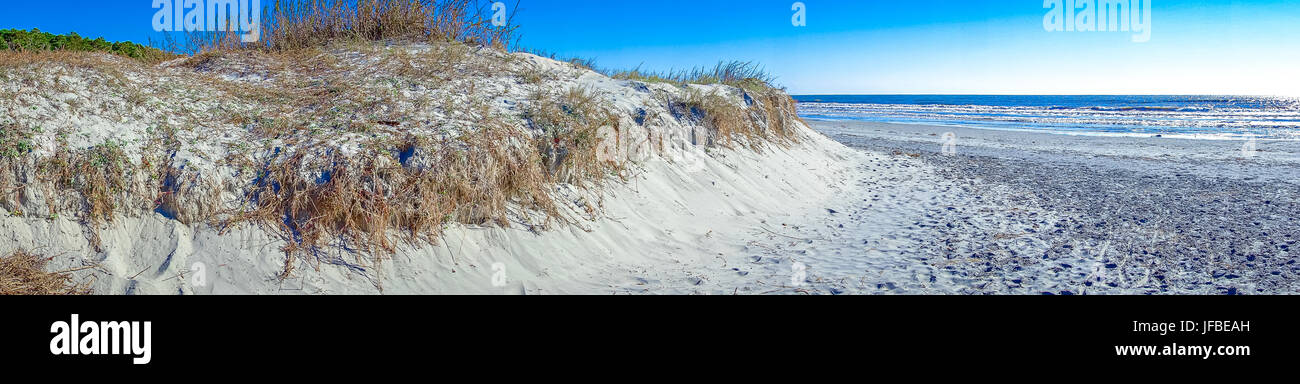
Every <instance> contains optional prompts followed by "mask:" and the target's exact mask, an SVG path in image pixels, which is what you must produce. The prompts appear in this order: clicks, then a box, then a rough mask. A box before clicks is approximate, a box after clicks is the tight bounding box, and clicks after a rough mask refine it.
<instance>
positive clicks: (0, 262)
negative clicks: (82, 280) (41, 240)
mask: <svg viewBox="0 0 1300 384" xmlns="http://www.w3.org/2000/svg"><path fill="white" fill-rule="evenodd" d="M47 262H48V259H46V258H44V257H41V256H37V255H35V254H32V253H28V252H26V251H21V250H20V251H16V252H13V253H11V254H10V255H9V256H3V257H0V295H86V294H90V293H91V291H90V287H89V286H88V285H86V284H76V283H73V281H72V275H71V274H70V273H68V272H46V271H45V264H46V263H47Z"/></svg>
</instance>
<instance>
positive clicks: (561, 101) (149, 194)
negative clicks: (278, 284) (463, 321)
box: [0, 0, 798, 277]
mask: <svg viewBox="0 0 1300 384" xmlns="http://www.w3.org/2000/svg"><path fill="white" fill-rule="evenodd" d="M479 3H481V2H476V1H469V0H452V1H382V0H363V1H361V2H360V3H359V6H358V7H357V8H340V7H339V6H337V5H329V6H327V5H328V4H336V3H335V2H328V1H315V0H312V1H282V2H279V3H278V4H277V5H276V10H275V11H274V12H275V13H273V14H272V16H271V20H272V21H271V22H269V23H266V24H264V27H265V28H267V29H266V31H265V32H264V34H263V44H262V45H256V46H246V45H241V44H234V43H233V41H231V40H229V39H225V38H226V37H223V39H224V40H213V41H208V42H207V43H208V45H207V51H206V52H204V53H201V54H198V55H195V56H193V57H191V58H189V59H187V60H185V61H184V62H183V63H182V65H179V66H176V67H175V68H178V69H179V70H186V71H189V72H186V73H185V75H187V77H189V78H191V79H192V81H197V82H201V83H202V85H203V87H202V88H206V89H205V91H210V92H211V95H208V94H205V95H204V97H203V98H204V100H209V101H211V100H218V101H219V103H227V104H222V105H223V106H226V105H252V106H254V107H253V108H249V109H247V110H240V111H226V110H224V109H220V108H218V110H219V113H218V114H216V115H213V114H211V113H208V114H204V113H203V112H196V111H169V112H172V113H176V114H178V115H179V114H184V115H185V116H184V118H183V119H178V120H180V121H185V122H187V123H180V124H179V125H183V127H173V126H170V125H168V126H160V127H158V128H157V130H156V131H152V132H151V133H150V136H149V137H146V140H148V142H147V143H146V145H145V147H144V148H143V150H142V152H143V153H140V154H139V159H138V160H139V161H138V162H137V163H133V161H132V160H135V159H134V157H135V156H136V154H135V153H132V154H131V155H128V154H127V153H126V152H125V151H124V150H123V147H122V146H121V145H119V144H118V143H114V142H106V143H102V144H100V145H97V146H94V147H90V148H83V149H69V148H67V146H66V145H59V146H56V148H55V150H54V152H53V154H51V155H49V156H48V157H43V158H40V159H35V158H32V156H25V155H23V156H16V157H14V158H13V159H12V161H5V160H3V159H0V167H3V168H0V203H2V204H8V205H14V204H17V201H18V200H20V199H19V197H20V196H19V195H18V193H19V192H18V191H19V190H21V189H22V188H19V187H22V186H24V185H26V184H30V183H41V184H42V185H43V186H44V187H45V188H48V189H50V193H47V195H50V196H56V195H57V196H62V198H59V199H49V200H48V201H49V202H52V204H58V206H57V207H55V206H53V205H52V206H51V208H50V209H51V212H50V213H51V214H52V215H53V214H55V213H56V211H58V212H69V211H71V212H78V213H79V214H80V215H81V217H82V219H83V222H84V223H85V224H87V225H88V226H90V227H91V236H92V239H91V241H92V244H94V243H97V241H98V240H97V235H96V234H95V229H94V228H95V227H97V226H102V225H103V224H108V223H112V222H113V220H114V217H115V214H118V213H129V214H130V213H134V212H140V211H143V212H147V211H148V210H151V209H157V210H158V211H159V212H163V213H164V214H165V215H167V216H168V217H170V218H173V219H176V220H179V221H181V222H183V223H186V224H193V223H208V224H212V225H214V226H217V227H219V228H222V229H226V228H230V227H231V226H234V225H239V224H241V223H251V224H256V225H260V226H263V227H265V228H269V229H271V230H273V231H274V232H275V233H278V234H281V235H282V236H283V239H284V240H285V243H286V246H285V247H284V249H283V250H284V252H285V255H286V261H285V266H284V270H283V272H282V273H281V276H282V277H288V276H290V275H292V274H293V271H294V269H295V268H297V267H298V265H300V264H302V263H303V262H306V263H309V264H313V265H315V266H316V267H319V264H320V262H321V260H322V259H324V257H323V255H322V253H324V252H325V251H326V249H327V248H333V249H342V250H344V251H346V252H348V253H350V254H352V255H354V256H355V257H356V260H355V262H356V263H357V264H359V265H378V264H380V263H381V262H382V261H383V260H384V259H385V257H386V256H390V255H392V254H393V253H394V252H395V251H396V249H397V248H398V247H399V246H400V245H401V243H403V242H405V243H411V244H415V243H436V242H438V241H439V239H440V237H441V235H442V231H443V230H444V229H445V228H446V227H447V226H448V225H449V224H453V223H463V224H491V225H497V226H512V225H524V226H526V227H528V228H529V229H532V230H540V229H542V228H546V227H547V226H549V225H550V224H551V223H552V222H553V221H567V220H568V218H566V217H564V215H565V213H563V212H569V211H564V210H562V209H560V208H561V207H559V206H558V205H557V204H558V203H557V202H556V200H555V197H554V196H552V192H553V191H555V190H556V186H557V185H559V184H572V185H577V186H590V185H593V184H599V183H600V182H602V181H604V180H607V179H608V178H609V177H611V176H612V175H619V174H621V172H622V171H623V164H622V163H621V161H624V160H622V159H620V158H619V157H618V156H617V155H616V154H611V153H609V152H607V151H608V148H609V147H611V144H610V143H611V142H612V143H613V145H612V146H613V147H618V144H619V143H620V141H622V140H623V137H622V136H623V135H624V132H623V131H622V127H620V121H621V119H620V117H619V116H618V115H617V114H616V113H615V112H614V111H615V109H614V108H613V107H612V105H610V104H609V103H608V101H606V100H605V99H606V96H605V95H601V94H599V93H597V92H595V91H592V90H590V89H585V88H568V89H563V90H545V88H546V87H545V83H546V82H547V80H548V79H551V78H552V77H551V76H552V75H553V74H547V73H540V72H537V71H527V70H525V71H522V72H519V71H517V70H515V69H512V68H515V66H512V65H511V64H513V62H512V61H511V60H513V58H512V57H511V56H509V55H507V54H505V53H504V51H503V50H501V49H500V48H501V47H503V46H504V45H505V44H507V43H508V40H509V39H510V38H511V37H510V33H511V31H513V28H512V27H509V28H495V27H488V24H485V23H486V22H487V21H486V20H484V19H483V18H481V17H479V15H481V13H480V12H479V11H481V9H478V8H475V6H474V5H473V4H479ZM227 37H228V36H227ZM374 40H415V41H421V42H430V43H431V44H427V45H420V46H421V47H423V48H427V49H423V50H408V49H406V48H407V47H409V46H406V45H397V46H395V47H393V48H390V47H387V46H385V45H384V44H375V43H373V42H372V41H374ZM358 54H359V55H358ZM357 56H360V57H363V58H364V60H363V61H362V62H364V63H365V64H364V65H360V64H355V62H350V61H349V60H352V59H351V58H354V57H357ZM371 59H376V60H371ZM48 60H55V61H58V62H60V63H64V64H66V65H69V66H72V67H74V68H87V69H92V70H94V71H96V72H97V73H98V72H104V73H109V74H108V75H106V76H103V77H104V79H106V80H102V81H104V82H107V83H106V84H104V87H105V88H106V89H114V90H118V92H122V93H126V92H129V91H136V92H138V91H137V90H135V89H134V88H133V87H132V86H131V84H133V83H131V81H130V80H128V79H126V78H125V77H124V76H123V75H122V72H124V71H122V70H117V69H113V68H116V67H120V65H118V64H108V65H106V64H105V63H106V62H108V61H106V60H100V59H91V57H90V56H88V55H85V54H67V53H60V52H46V53H35V54H26V53H16V54H9V55H5V54H0V76H5V77H0V79H3V80H4V81H29V80H26V79H28V77H27V76H29V75H28V74H27V72H28V71H24V70H11V71H5V70H4V69H5V68H28V67H30V66H32V65H40V63H41V62H42V61H48ZM126 65H135V66H139V65H141V64H139V63H130V64H126ZM105 68H107V69H105ZM122 68H127V67H122ZM128 69H130V70H131V71H148V70H150V69H140V68H139V67H136V68H128ZM110 72H111V73H110ZM249 73H252V74H256V75H258V76H259V78H262V79H265V80H260V81H257V82H252V83H245V82H236V81H229V80H228V79H226V78H223V75H229V74H249ZM505 73H514V74H515V75H518V76H519V78H520V80H521V81H522V82H524V83H526V84H527V85H525V86H528V87H530V88H529V89H533V88H534V87H535V88H536V89H538V90H537V91H536V92H534V93H533V94H532V95H531V97H529V99H528V100H526V102H525V103H524V105H523V111H524V112H523V115H522V116H501V115H497V114H495V113H496V112H494V111H495V109H494V107H491V106H490V103H493V102H496V100H497V99H498V98H500V97H501V93H495V94H492V93H493V92H504V91H499V90H488V91H481V92H480V90H479V89H477V88H476V87H478V86H479V84H480V83H482V82H479V81H477V80H478V79H479V78H490V77H499V76H501V74H505ZM190 75H192V76H190ZM681 76H690V77H692V78H696V79H697V80H698V81H706V82H710V83H725V84H731V83H735V84H736V85H738V86H741V87H742V88H743V90H742V91H739V92H741V93H740V95H743V96H744V97H742V98H737V97H736V95H737V94H724V93H720V92H722V91H715V92H713V93H705V92H701V91H692V92H691V93H689V94H688V95H687V96H686V97H685V99H677V100H672V101H670V103H671V105H673V106H674V108H675V109H677V110H679V111H681V112H682V114H683V115H686V116H691V118H694V119H697V120H699V121H700V122H701V123H703V124H704V125H706V126H707V127H708V128H710V130H711V135H710V138H711V141H710V142H709V143H706V144H708V145H721V146H726V147H732V146H736V145H744V146H750V147H753V148H760V147H761V146H762V145H763V144H764V143H768V142H777V143H784V142H787V141H790V140H795V139H796V137H795V132H796V131H795V130H794V129H793V124H794V122H795V121H797V119H798V118H797V117H796V116H795V115H794V106H793V101H792V100H790V98H789V97H788V96H786V95H785V94H784V92H781V91H779V90H776V89H774V88H772V87H771V86H769V85H768V81H770V80H767V79H766V78H765V77H763V76H762V73H761V72H753V69H752V67H751V66H735V65H732V66H723V65H720V66H719V67H718V68H716V69H715V70H714V71H711V72H710V71H697V72H694V73H691V74H689V75H681ZM685 80H686V77H680V76H679V78H675V79H673V80H666V81H685ZM376 84H381V85H380V86H376ZM386 84H391V85H386ZM414 87H424V88H426V89H434V90H442V91H443V92H436V93H433V94H438V95H439V96H437V97H427V96H420V95H417V96H415V97H411V96H409V95H407V94H404V93H403V92H401V91H402V90H404V89H410V88H414ZM182 89H189V88H182ZM732 91H734V90H728V91H727V92H732ZM127 96H128V97H127V98H128V102H129V103H128V104H131V105H134V106H139V107H146V108H147V106H148V105H149V103H150V99H149V98H146V97H137V96H131V95H130V94H129V93H127ZM0 97H3V95H0ZM0 105H3V104H0ZM413 110H418V111H436V112H438V114H439V115H440V118H439V119H433V120H434V122H430V121H428V120H429V119H428V118H427V117H421V116H416V115H413V114H412V111H413ZM95 113H99V114H101V115H103V114H108V113H110V111H98V112H95ZM214 117H215V118H216V119H219V120H220V121H213V120H216V119H214ZM516 117H522V119H523V121H524V122H525V124H527V125H528V126H527V127H526V128H530V129H525V127H520V126H519V123H518V122H517V121H518V120H515V119H514V118H516ZM421 120H423V121H421ZM194 122H198V123H197V124H195V123H194ZM0 123H2V121H0ZM206 124H212V125H213V126H221V127H236V129H232V130H227V131H229V132H222V133H226V134H231V135H234V136H235V137H237V139H236V140H233V141H232V142H228V143H225V144H226V145H230V146H231V147H233V146H235V145H240V146H243V145H247V146H248V147H247V148H242V149H240V150H238V151H233V152H232V153H230V154H228V156H227V157H228V158H225V159H220V160H219V162H217V163H216V165H217V166H218V167H221V168H220V169H219V171H220V172H227V171H232V172H233V170H238V171H237V172H233V173H235V176H233V177H229V176H227V175H224V174H220V173H218V172H212V170H211V169H209V170H208V172H209V173H207V174H202V175H201V174H198V173H196V171H195V170H194V168H184V167H181V166H178V165H177V164H173V163H172V158H173V156H172V155H174V154H175V153H176V152H177V151H180V150H184V149H185V148H183V147H184V146H185V145H186V143H190V144H193V143H192V141H195V140H205V139H203V138H198V137H201V136H200V135H198V134H195V133H194V131H196V130H198V131H202V130H204V129H207V128H208V127H209V126H208V125H206ZM430 125H432V126H430ZM11 133H12V134H11ZM345 134H355V135H356V136H360V137H366V138H368V139H366V140H369V141H367V142H365V143H364V145H363V146H362V150H360V151H359V152H352V153H351V154H349V155H342V154H341V153H340V150H339V148H338V147H337V145H336V144H331V143H330V140H328V139H329V138H331V136H341V135H345ZM181 136H185V138H182V137H181ZM23 137H24V136H23V133H22V131H20V130H18V129H16V128H15V129H13V130H6V131H5V132H4V133H3V135H0V140H3V141H0V143H3V145H0V150H3V149H5V148H10V147H18V146H17V145H10V144H8V143H10V142H17V141H15V140H21V139H22V138H23ZM11 138H12V139H13V140H11ZM205 144H212V143H211V142H205ZM660 146H661V147H662V138H661V144H660ZM613 152H615V153H616V152H617V151H616V150H615V151H613ZM191 153H193V152H191ZM20 154H21V151H20ZM26 175H35V176H34V177H33V178H32V180H28V179H26V178H25V177H26ZM218 179H219V180H218ZM218 183H225V184H222V185H216V184H218ZM222 191H225V192H226V193H228V194H227V195H225V196H226V197H227V199H226V200H227V201H222V193H223V192H222ZM231 196H234V198H233V200H234V201H229V200H232V199H230V197H231ZM588 209H590V208H588ZM562 211H563V212H562ZM588 213H590V212H588Z"/></svg>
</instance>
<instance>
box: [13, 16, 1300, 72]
mask: <svg viewBox="0 0 1300 384" xmlns="http://www.w3.org/2000/svg"><path fill="white" fill-rule="evenodd" d="M1079 1H1083V0H1079ZM273 2H274V0H263V3H264V5H269V4H271V3H273ZM506 2H507V3H508V4H513V3H514V2H513V1H506ZM6 3H7V4H6V5H5V7H4V8H5V9H4V12H0V28H22V29H29V28H40V29H42V30H45V31H49V32H56V33H64V32H69V31H76V32H78V33H80V34H82V35H83V36H104V37H106V38H108V39H110V40H134V41H142V40H144V39H146V38H147V37H148V36H149V35H150V33H152V31H151V23H150V21H151V18H152V16H153V13H154V9H153V8H152V0H105V1H90V0H63V1H58V2H50V1H14V0H11V1H7V2H6ZM793 3H794V2H793V1H786V0H730V1H728V0H719V1H688V0H650V1H631V0H623V1H619V0H600V1H597V0H521V1H520V4H519V5H520V8H521V9H520V10H519V14H518V18H517V20H516V21H517V22H518V23H519V24H520V25H522V28H521V32H522V33H523V39H522V43H523V45H524V46H526V47H531V48H538V49H543V50H547V51H552V52H556V53H558V54H559V55H561V56H580V57H587V58H595V59H596V60H597V62H598V64H599V65H600V66H603V67H615V68H631V67H636V66H638V65H641V66H642V67H643V68H647V69H651V70H666V69H672V68H689V67H694V66H702V65H711V64H713V63H715V62H717V61H719V60H745V61H749V60H752V61H757V62H760V63H762V64H763V65H764V66H765V67H766V68H767V69H768V70H769V71H770V72H772V73H773V74H775V75H776V76H777V77H778V83H780V84H781V85H784V86H786V87H788V88H789V90H790V91H791V92H792V93H796V94H853V93H958V94H1002V93H1018V94H1133V93H1137V94H1202V93H1210V94H1281V95H1291V96H1300V1H1296V0H1235V1H1230V0H1220V1H1213V0H1154V1H1153V2H1152V6H1151V9H1152V27H1151V38H1150V41H1148V42H1145V43H1135V42H1133V41H1132V36H1133V35H1134V33H1132V32H1048V31H1047V30H1045V29H1044V26H1043V19H1044V15H1046V14H1047V13H1048V10H1047V8H1045V7H1044V6H1043V1H1042V0H989V1H970V0H966V1H948V0H933V1H925V0H888V1H886V0H804V1H803V3H804V4H806V8H807V9H806V20H807V26H804V27H795V26H793V25H792V23H791V17H792V16H793V15H794V11H792V10H791V8H792V5H793ZM55 4H57V7H56V6H53V5H55Z"/></svg>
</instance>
